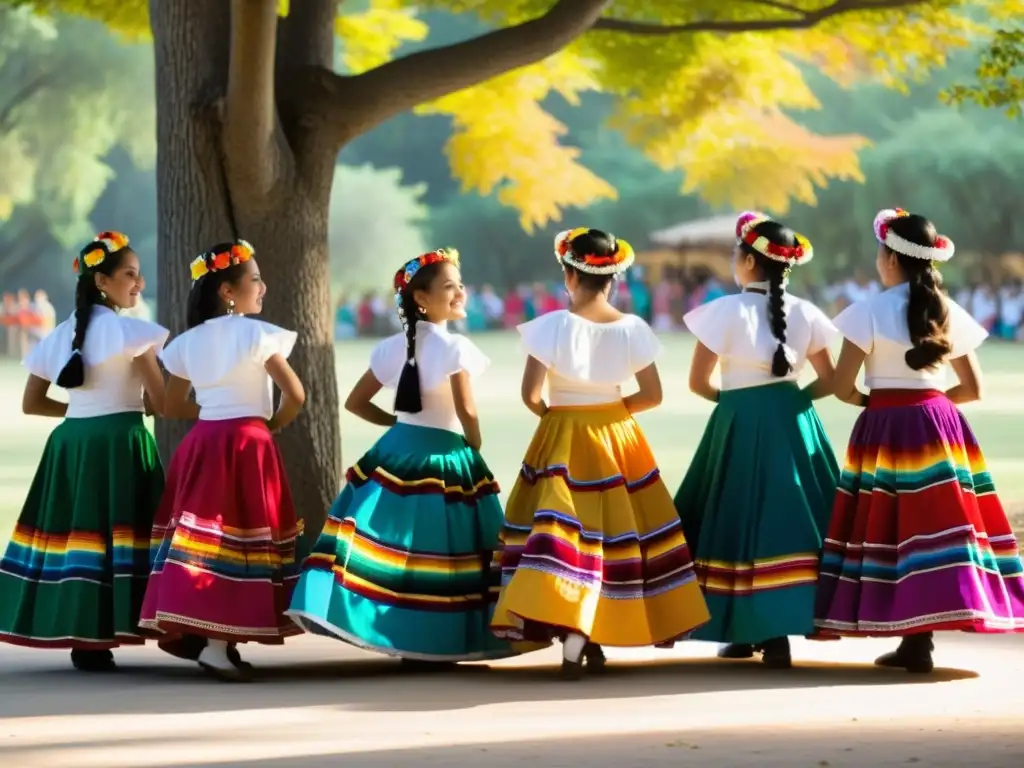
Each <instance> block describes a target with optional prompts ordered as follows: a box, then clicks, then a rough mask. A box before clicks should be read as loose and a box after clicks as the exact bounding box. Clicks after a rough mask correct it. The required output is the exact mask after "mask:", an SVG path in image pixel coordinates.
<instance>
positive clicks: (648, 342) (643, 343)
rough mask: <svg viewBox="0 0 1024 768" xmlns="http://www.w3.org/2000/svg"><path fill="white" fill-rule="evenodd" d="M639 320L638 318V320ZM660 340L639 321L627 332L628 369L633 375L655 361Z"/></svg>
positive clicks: (659, 352)
mask: <svg viewBox="0 0 1024 768" xmlns="http://www.w3.org/2000/svg"><path fill="white" fill-rule="evenodd" d="M638 320H639V318H638ZM663 349H664V348H663V347H662V344H661V340H660V339H658V337H657V336H656V335H655V333H654V331H653V330H652V329H651V326H649V325H648V324H647V323H645V322H644V321H643V320H639V322H637V323H636V324H634V325H633V326H632V328H630V332H629V367H630V368H631V369H632V372H633V373H636V372H637V371H642V370H643V369H644V368H647V367H648V366H649V365H651V363H653V362H654V361H655V360H657V358H658V356H659V355H660V354H661V352H662V350H663Z"/></svg>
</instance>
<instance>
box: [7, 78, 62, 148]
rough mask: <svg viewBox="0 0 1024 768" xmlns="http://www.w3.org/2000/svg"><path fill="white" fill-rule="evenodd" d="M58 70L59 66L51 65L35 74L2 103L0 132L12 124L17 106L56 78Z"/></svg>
mask: <svg viewBox="0 0 1024 768" xmlns="http://www.w3.org/2000/svg"><path fill="white" fill-rule="evenodd" d="M60 71H61V68H60V67H53V68H52V69H50V70H49V71H47V72H43V73H42V74H40V75H37V76H36V77H35V78H33V79H32V80H29V81H28V82H27V83H25V84H24V85H23V86H22V87H21V88H20V89H19V90H18V91H16V92H15V93H14V94H13V95H12V96H11V98H10V99H8V100H7V103H6V104H4V106H3V108H2V109H0V133H4V132H6V131H8V130H9V129H10V128H11V127H12V126H13V122H14V113H15V111H16V110H17V109H18V107H20V106H21V105H22V104H24V103H25V102H27V101H28V100H29V99H31V98H32V97H33V96H35V95H36V94H37V93H39V92H40V91H42V90H43V88H44V87H45V86H46V85H48V84H49V83H50V81H51V80H54V79H56V77H57V74H58V73H59V72H60Z"/></svg>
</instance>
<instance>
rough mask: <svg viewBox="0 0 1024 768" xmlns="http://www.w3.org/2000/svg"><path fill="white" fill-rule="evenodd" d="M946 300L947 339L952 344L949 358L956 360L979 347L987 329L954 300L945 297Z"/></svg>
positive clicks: (986, 334)
mask: <svg viewBox="0 0 1024 768" xmlns="http://www.w3.org/2000/svg"><path fill="white" fill-rule="evenodd" d="M946 302H947V304H948V306H949V340H950V342H951V343H952V344H953V351H952V352H950V353H949V358H950V359H951V360H956V359H957V358H958V357H963V356H964V355H967V354H970V353H971V352H973V351H974V350H976V349H977V348H978V347H980V346H981V344H982V342H983V341H985V339H987V338H988V331H986V330H985V328H984V327H983V326H982V325H981V324H980V323H979V322H978V321H977V320H975V319H974V318H973V317H971V314H970V312H968V311H967V310H966V309H964V308H963V307H961V306H960V305H959V304H957V303H956V302H955V301H953V300H952V299H946Z"/></svg>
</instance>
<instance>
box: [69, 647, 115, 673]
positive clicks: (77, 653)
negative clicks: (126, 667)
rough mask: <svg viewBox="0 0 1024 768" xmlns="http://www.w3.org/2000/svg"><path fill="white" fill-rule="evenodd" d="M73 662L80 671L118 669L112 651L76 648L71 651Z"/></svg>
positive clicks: (110, 670)
mask: <svg viewBox="0 0 1024 768" xmlns="http://www.w3.org/2000/svg"><path fill="white" fill-rule="evenodd" d="M71 664H72V665H73V666H74V668H75V669H77V670H78V671H79V672H113V671H114V670H116V669H117V665H116V664H114V654H113V653H112V652H111V651H94V650H86V649H79V648H76V649H74V650H72V651H71Z"/></svg>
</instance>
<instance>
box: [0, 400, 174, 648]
mask: <svg viewBox="0 0 1024 768" xmlns="http://www.w3.org/2000/svg"><path fill="white" fill-rule="evenodd" d="M163 488H164V473H163V467H162V466H161V465H160V457H159V455H158V454H157V450H156V443H155V442H154V441H153V437H152V435H151V434H150V433H149V431H148V430H147V429H146V426H145V424H144V423H143V420H142V414H141V413H115V414H111V415H108V416H95V417H91V418H84V419H75V418H72V419H65V420H64V421H63V422H62V423H61V424H60V425H58V426H57V428H56V429H54V430H53V432H52V433H51V434H50V437H49V439H48V440H47V442H46V448H45V450H44V451H43V457H42V460H41V461H40V463H39V469H38V470H37V471H36V475H35V478H34V479H33V481H32V485H31V486H30V488H29V492H28V498H27V499H26V500H25V505H24V507H23V508H22V511H21V516H20V517H19V518H18V524H17V526H16V527H15V529H14V534H13V536H12V537H11V541H10V544H9V545H8V547H7V552H6V553H5V554H4V557H3V560H2V561H0V641H3V642H7V643H13V644H16V645H25V646H31V647H39V648H72V649H80V650H102V649H107V648H116V647H117V646H119V645H124V644H137V643H141V642H143V638H142V633H141V632H140V630H139V627H138V621H139V612H140V610H141V608H142V598H143V595H144V594H145V591H146V580H147V579H148V578H149V569H150V562H151V559H150V540H149V532H150V530H151V528H152V526H153V516H154V514H155V513H156V509H157V505H158V504H159V502H160V494H161V492H162V491H163Z"/></svg>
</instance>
